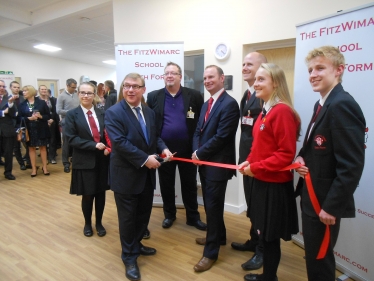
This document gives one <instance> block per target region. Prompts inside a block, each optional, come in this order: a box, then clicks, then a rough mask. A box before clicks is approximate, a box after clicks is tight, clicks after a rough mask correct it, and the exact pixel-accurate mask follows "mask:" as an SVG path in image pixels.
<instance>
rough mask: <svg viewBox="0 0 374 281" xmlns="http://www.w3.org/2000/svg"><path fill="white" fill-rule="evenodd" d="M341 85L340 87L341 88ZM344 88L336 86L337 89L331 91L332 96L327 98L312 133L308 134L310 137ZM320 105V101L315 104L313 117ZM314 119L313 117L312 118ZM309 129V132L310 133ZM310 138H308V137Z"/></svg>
mask: <svg viewBox="0 0 374 281" xmlns="http://www.w3.org/2000/svg"><path fill="white" fill-rule="evenodd" d="M339 85H340V87H339ZM341 88H342V86H341V84H338V85H337V86H335V88H334V89H333V90H332V91H331V93H330V95H329V96H328V97H327V99H326V101H325V103H324V104H323V106H322V108H321V111H320V112H319V113H318V115H317V118H316V121H315V122H314V126H313V128H312V130H311V131H310V133H308V135H309V136H311V135H312V133H313V132H314V130H315V129H316V127H317V126H318V124H319V123H320V121H321V120H322V118H323V116H324V115H325V113H326V111H327V109H328V108H329V106H330V104H331V101H332V100H334V98H335V97H336V95H337V94H338V92H339V91H340V89H341ZM318 103H319V101H318V102H317V103H316V104H315V106H314V111H313V116H314V113H315V112H316V110H317V107H318ZM312 118H313V117H312ZM310 126H311V124H309V127H310ZM309 127H308V132H309ZM307 137H308V136H307ZM309 139H310V138H308V140H307V141H309Z"/></svg>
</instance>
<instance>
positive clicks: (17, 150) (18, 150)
mask: <svg viewBox="0 0 374 281" xmlns="http://www.w3.org/2000/svg"><path fill="white" fill-rule="evenodd" d="M13 152H14V156H16V159H17V162H18V164H20V165H25V161H23V159H22V154H21V142H20V141H17V137H16V138H15V140H14V146H13Z"/></svg>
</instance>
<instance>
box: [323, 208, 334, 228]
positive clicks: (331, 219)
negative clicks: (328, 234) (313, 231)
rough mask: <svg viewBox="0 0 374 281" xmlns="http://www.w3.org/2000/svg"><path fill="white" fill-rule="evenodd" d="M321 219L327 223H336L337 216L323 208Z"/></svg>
mask: <svg viewBox="0 0 374 281" xmlns="http://www.w3.org/2000/svg"><path fill="white" fill-rule="evenodd" d="M319 219H320V221H321V222H323V223H324V224H326V225H334V224H335V221H336V217H334V216H332V215H330V214H328V213H326V212H325V211H324V210H321V212H319Z"/></svg>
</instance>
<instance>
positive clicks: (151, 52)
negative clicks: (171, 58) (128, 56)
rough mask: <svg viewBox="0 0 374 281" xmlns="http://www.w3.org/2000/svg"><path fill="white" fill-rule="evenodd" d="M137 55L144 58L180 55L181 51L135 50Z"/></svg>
mask: <svg viewBox="0 0 374 281" xmlns="http://www.w3.org/2000/svg"><path fill="white" fill-rule="evenodd" d="M134 54H135V55H142V56H152V55H179V54H180V50H159V49H149V50H140V49H135V50H134Z"/></svg>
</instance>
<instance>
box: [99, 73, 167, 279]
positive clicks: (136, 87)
mask: <svg viewBox="0 0 374 281" xmlns="http://www.w3.org/2000/svg"><path fill="white" fill-rule="evenodd" d="M122 84H123V97H124V99H123V100H122V101H121V102H120V103H117V104H115V105H113V106H112V107H111V108H109V109H108V110H107V111H106V113H105V115H106V116H105V126H106V130H107V132H108V136H109V139H110V141H111V145H112V153H111V159H110V160H111V162H110V180H109V181H110V187H111V189H112V190H113V191H114V198H115V201H116V205H117V212H118V223H119V232H120V240H121V246H122V256H121V257H122V260H123V263H124V264H125V267H126V277H127V278H128V279H129V280H139V279H140V272H139V268H138V265H137V258H138V256H139V255H148V256H149V255H154V254H155V253H156V249H153V248H150V247H146V246H143V245H142V244H141V242H140V241H141V240H142V237H143V234H144V231H145V230H146V227H147V225H148V222H149V218H150V215H151V210H152V201H153V191H154V188H155V186H156V170H155V169H157V168H158V167H160V163H159V162H158V161H157V159H156V155H155V154H156V153H157V152H159V153H160V152H163V153H164V154H165V155H166V156H171V153H170V151H169V149H168V148H167V147H166V145H165V143H164V142H163V141H162V140H161V139H160V138H159V137H157V133H156V131H157V129H156V124H155V114H154V112H153V111H152V110H151V109H150V108H149V107H147V106H146V105H145V104H141V99H142V96H143V94H144V93H145V90H146V88H145V82H144V79H143V78H142V77H141V76H140V75H139V74H137V73H130V74H128V75H126V77H125V79H124V80H123V82H122Z"/></svg>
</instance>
